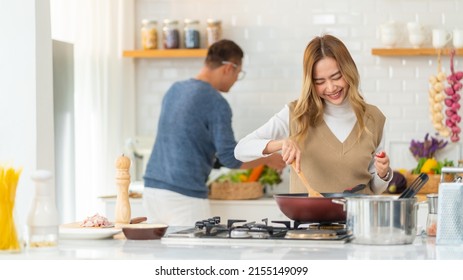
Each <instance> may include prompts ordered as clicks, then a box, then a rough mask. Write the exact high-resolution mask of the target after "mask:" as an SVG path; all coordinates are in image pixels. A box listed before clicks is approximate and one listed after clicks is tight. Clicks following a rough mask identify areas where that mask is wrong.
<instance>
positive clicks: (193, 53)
mask: <svg viewBox="0 0 463 280" xmlns="http://www.w3.org/2000/svg"><path fill="white" fill-rule="evenodd" d="M206 55H207V49H168V50H166V49H161V50H127V51H124V52H123V56H124V57H132V58H175V57H205V56H206Z"/></svg>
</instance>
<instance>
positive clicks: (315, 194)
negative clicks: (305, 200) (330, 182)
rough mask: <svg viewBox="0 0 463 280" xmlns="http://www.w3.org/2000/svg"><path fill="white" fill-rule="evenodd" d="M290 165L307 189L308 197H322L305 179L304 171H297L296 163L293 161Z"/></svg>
mask: <svg viewBox="0 0 463 280" xmlns="http://www.w3.org/2000/svg"><path fill="white" fill-rule="evenodd" d="M291 166H292V167H293V169H294V171H295V172H296V173H297V176H299V179H301V181H302V184H303V185H304V186H305V188H306V189H307V193H308V196H309V197H323V195H322V194H321V193H319V192H317V191H316V190H314V189H312V187H310V184H309V182H308V181H307V178H306V177H305V176H304V173H302V171H299V172H297V170H296V163H295V162H294V161H293V163H291Z"/></svg>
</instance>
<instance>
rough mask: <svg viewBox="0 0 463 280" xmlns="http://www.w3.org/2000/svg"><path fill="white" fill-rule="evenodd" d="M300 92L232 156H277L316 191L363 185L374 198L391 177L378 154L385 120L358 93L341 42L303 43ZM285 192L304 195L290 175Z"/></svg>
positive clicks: (329, 38)
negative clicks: (275, 154)
mask: <svg viewBox="0 0 463 280" xmlns="http://www.w3.org/2000/svg"><path fill="white" fill-rule="evenodd" d="M303 74H304V75H303V85H302V93H301V95H300V97H299V99H298V100H295V101H293V102H290V103H289V104H287V105H285V107H284V108H283V109H282V110H281V111H280V112H279V113H277V114H276V115H275V116H273V117H272V118H271V119H270V120H269V121H268V122H267V123H266V124H264V125H263V126H261V127H260V128H258V129H257V130H255V131H254V132H252V133H251V134H249V135H247V136H246V137H245V138H243V139H242V140H240V141H239V143H238V145H237V146H236V148H235V157H236V158H237V159H238V160H241V161H245V162H246V161H250V160H253V159H256V158H259V157H262V156H268V155H271V154H273V153H276V152H281V155H282V157H283V160H284V161H285V162H286V163H287V164H291V163H293V162H295V165H296V169H297V170H298V171H299V170H301V171H302V172H303V173H304V174H305V175H306V176H307V178H308V181H309V183H310V184H311V187H312V188H313V189H315V190H316V191H318V192H320V193H334V192H342V191H343V190H344V189H346V188H350V187H353V186H356V185H358V184H366V185H367V186H368V188H366V189H365V190H363V192H364V193H375V194H379V193H382V192H384V191H385V190H386V188H387V185H388V183H389V181H390V180H391V179H392V170H391V168H390V166H389V157H388V156H387V155H386V153H385V152H384V143H385V140H384V137H385V135H384V126H385V121H386V118H385V116H384V115H383V114H382V112H381V111H380V110H379V109H378V108H377V107H375V106H373V105H370V104H367V103H366V102H365V100H364V99H363V97H362V95H361V94H360V92H359V79H360V78H359V73H358V70H357V67H356V65H355V62H354V60H353V59H352V57H351V55H350V53H349V51H348V50H347V48H346V46H345V45H344V43H343V42H342V41H340V40H339V39H338V38H336V37H334V36H331V35H324V36H321V37H316V38H314V39H313V40H312V41H310V42H309V44H308V46H307V48H306V50H305V53H304V62H303ZM290 178H291V179H290V192H293V193H303V192H307V191H306V189H305V188H304V186H303V184H302V182H300V180H299V179H298V178H297V176H296V175H295V173H294V172H292V173H291V176H290Z"/></svg>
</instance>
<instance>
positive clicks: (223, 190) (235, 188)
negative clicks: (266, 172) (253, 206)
mask: <svg viewBox="0 0 463 280" xmlns="http://www.w3.org/2000/svg"><path fill="white" fill-rule="evenodd" d="M263 195H264V188H263V186H262V185H261V184H260V183H258V182H252V183H230V182H223V183H217V182H214V183H212V184H211V187H210V192H209V198H210V199H224V200H237V199H257V198H261V197H262V196H263Z"/></svg>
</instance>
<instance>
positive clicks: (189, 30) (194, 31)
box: [183, 19, 200, 49]
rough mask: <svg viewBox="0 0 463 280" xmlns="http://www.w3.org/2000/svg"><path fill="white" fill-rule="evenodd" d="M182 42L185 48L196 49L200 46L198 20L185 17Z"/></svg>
mask: <svg viewBox="0 0 463 280" xmlns="http://www.w3.org/2000/svg"><path fill="white" fill-rule="evenodd" d="M184 24H185V26H184V30H183V32H184V42H185V48H187V49H198V48H199V46H200V35H199V20H192V19H185V21H184Z"/></svg>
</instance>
